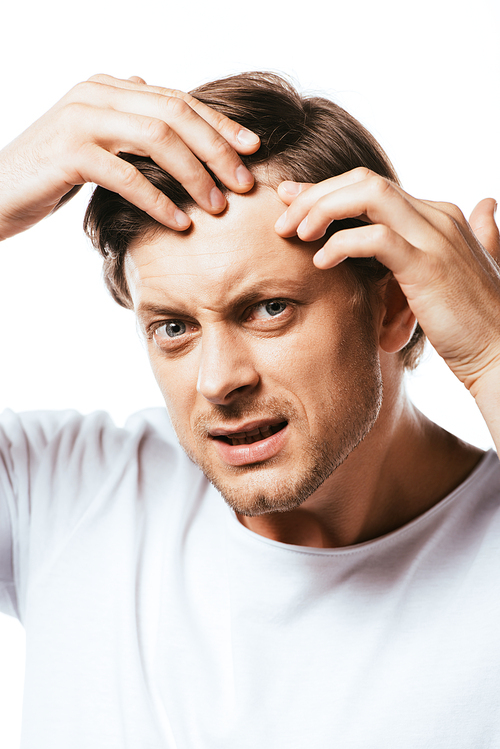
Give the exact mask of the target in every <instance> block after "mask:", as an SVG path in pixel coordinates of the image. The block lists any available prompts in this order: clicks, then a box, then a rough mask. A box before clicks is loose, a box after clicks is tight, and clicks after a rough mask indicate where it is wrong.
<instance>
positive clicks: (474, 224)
mask: <svg viewBox="0 0 500 749" xmlns="http://www.w3.org/2000/svg"><path fill="white" fill-rule="evenodd" d="M496 207H497V203H496V200H494V199H493V198H484V200H481V201H480V202H479V203H478V204H477V206H476V207H475V208H474V210H473V211H472V213H471V216H470V219H469V224H470V226H471V229H472V231H473V232H474V234H475V235H476V237H477V238H478V239H479V241H480V242H481V244H482V245H483V247H484V248H485V250H487V251H488V252H489V254H490V255H491V257H492V258H493V259H494V260H496V262H497V263H498V262H500V234H499V231H498V226H497V224H496V221H495V211H496Z"/></svg>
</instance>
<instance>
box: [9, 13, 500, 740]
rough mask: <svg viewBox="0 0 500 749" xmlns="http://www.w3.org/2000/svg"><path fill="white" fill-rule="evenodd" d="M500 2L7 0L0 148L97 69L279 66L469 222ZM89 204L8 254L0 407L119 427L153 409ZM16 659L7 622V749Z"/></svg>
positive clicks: (149, 75)
mask: <svg viewBox="0 0 500 749" xmlns="http://www.w3.org/2000/svg"><path fill="white" fill-rule="evenodd" d="M5 5H7V8H5ZM498 8H499V4H498V2H497V0H475V2H474V3H472V2H471V1H470V0H466V1H464V0H453V2H440V1H439V0H420V1H419V2H418V3H413V4H412V3H403V2H400V0H399V2H396V1H394V2H392V1H391V0H381V1H380V2H378V3H375V2H373V0H356V2H352V0H344V2H342V3H339V2H335V1H334V0H327V1H325V0H308V2H304V3H299V2H295V3H294V4H293V3H288V4H284V3H273V2H270V0H250V1H249V2H244V3H237V2H235V1H234V0H230V1H229V0H223V1H222V2H212V3H210V2H207V0H191V1H190V2H181V1H180V0H179V2H177V3H175V4H174V3H168V2H159V0H141V1H140V2H136V3H131V2H121V3H114V2H106V1H105V0H98V1H97V0H87V1H86V2H85V3H80V4H76V3H70V2H67V0H66V2H62V1H61V0H57V1H52V2H51V0H48V1H47V2H44V3H39V2H34V0H30V2H24V3H23V2H22V0H20V2H16V3H14V2H10V3H8V4H7V3H5V4H4V9H2V11H0V21H1V26H2V44H1V47H0V61H1V70H2V79H1V102H2V105H1V115H2V116H1V117H0V144H6V143H7V142H9V141H10V140H12V139H13V138H14V137H15V136H16V135H17V134H18V133H19V132H21V130H23V129H24V128H25V127H27V126H28V125H29V124H30V123H31V122H32V121H33V120H34V119H36V118H37V117H38V116H39V115H40V114H42V113H43V112H44V111H45V110H46V109H48V108H49V107H50V106H51V105H52V104H53V103H54V102H55V101H56V100H57V99H58V98H60V97H61V96H62V95H63V94H64V93H65V92H66V91H67V90H68V89H69V88H71V86H72V85H74V84H75V83H76V82H78V81H79V80H84V79H86V78H87V77H89V76H90V75H93V74H94V73H101V72H107V73H110V74H112V75H115V76H118V77H122V78H126V77H128V76H130V75H134V74H135V75H140V76H142V77H143V78H145V79H146V80H147V81H148V83H153V84H159V85H166V86H170V87H176V88H181V89H184V90H189V89H190V88H192V87H194V86H195V85H197V84H199V83H201V82H203V81H205V80H210V79H212V78H215V77H220V76H223V75H227V74H230V73H234V72H240V71H243V70H255V69H266V70H273V71H277V72H285V73H288V74H290V75H291V76H293V78H294V79H295V80H296V81H297V82H298V84H299V85H300V87H301V88H302V89H305V90H313V91H319V92H326V93H327V94H328V95H330V96H332V97H333V98H334V99H335V100H336V101H337V102H339V103H340V104H342V105H343V106H345V107H346V108H347V109H348V110H350V111H351V112H352V113H353V114H354V115H355V116H357V117H358V119H360V120H361V121H362V122H363V123H364V124H365V125H366V126H367V127H368V128H369V129H370V130H371V131H372V132H373V133H374V134H375V136H376V137H377V138H378V139H379V140H380V141H381V143H382V145H383V146H384V148H385V149H386V150H387V151H388V153H389V156H390V158H391V159H392V161H393V163H394V164H395V166H396V169H397V171H398V172H399V175H400V177H401V178H402V180H403V184H404V186H405V187H406V189H407V190H408V191H409V192H411V193H413V194H415V195H416V196H418V197H425V198H428V199H435V200H448V201H452V202H454V203H457V204H458V205H459V206H460V207H461V208H462V210H463V211H464V213H465V214H466V215H468V214H469V213H470V211H471V210H472V208H473V207H474V205H475V204H476V203H477V202H478V201H479V200H480V199H481V198H483V197H487V196H493V197H496V198H497V199H498V198H500V159H499V149H498V134H499V125H498V115H499V104H498V102H499V91H498V73H499V57H498V47H499V45H498V38H499V13H498ZM88 194H89V193H88V190H87V191H85V190H84V191H82V193H81V194H80V195H79V196H78V197H77V198H76V199H75V200H74V201H73V202H72V203H71V204H69V205H68V206H67V207H66V208H65V209H64V210H63V211H61V212H59V213H58V214H57V215H56V216H54V217H52V218H50V219H48V220H46V221H44V222H42V224H41V225H39V226H38V227H36V228H35V229H32V230H31V231H30V232H28V233H26V234H24V235H21V236H19V237H16V238H14V239H12V240H9V241H8V242H6V243H4V244H3V246H2V247H1V250H2V254H1V259H0V269H1V272H0V305H1V316H2V324H3V330H2V335H3V340H4V344H3V345H2V358H1V366H0V384H1V388H0V410H2V409H3V407H6V406H9V407H11V408H14V409H17V410H26V409H31V408H66V407H74V408H77V409H79V410H81V411H83V412H88V411H92V410H94V409H99V408H103V409H106V410H108V411H110V412H111V413H112V414H113V416H114V417H115V418H116V419H117V420H118V421H119V422H121V421H122V420H123V418H124V417H125V416H126V415H127V414H129V413H131V412H133V411H135V410H137V409H139V408H142V407H145V406H150V405H160V404H161V398H160V395H159V393H157V391H156V385H155V383H154V380H153V378H152V375H151V374H150V372H149V369H148V365H147V362H146V359H145V355H144V352H143V350H142V347H141V344H140V343H139V341H138V338H137V336H136V334H135V329H134V321H133V318H132V316H131V314H130V313H128V312H125V311H123V310H121V309H120V308H118V307H117V306H116V305H115V304H114V303H113V302H112V301H111V300H110V299H108V298H107V296H106V293H105V291H104V289H103V285H102V282H101V279H100V263H99V259H98V257H97V255H96V254H95V253H94V252H93V251H92V250H91V249H90V247H89V245H88V243H87V241H86V240H85V239H84V237H83V235H82V231H81V220H82V217H83V213H84V208H85V202H86V199H87V198H88ZM458 291H459V290H458V289H457V293H458ZM409 387H410V389H411V393H412V397H413V399H414V401H415V402H416V403H417V405H418V406H419V407H420V408H421V409H422V410H423V411H424V412H426V413H427V414H428V415H429V416H431V418H434V420H436V421H438V422H439V423H441V424H442V425H444V426H445V427H446V428H448V429H449V430H450V431H453V432H455V433H457V434H459V435H460V436H462V437H464V438H465V439H468V440H469V441H470V442H474V443H475V444H478V445H480V446H482V447H484V448H487V447H489V446H490V445H491V444H492V443H491V439H490V437H489V435H488V432H487V430H486V428H485V426H484V424H483V422H482V419H481V417H480V415H479V413H478V412H477V409H476V408H475V405H474V403H473V402H471V399H470V398H469V396H468V394H467V393H466V392H464V389H463V388H462V386H461V385H460V384H459V383H458V382H457V381H455V379H454V378H453V376H452V375H451V374H450V373H449V372H448V371H447V368H446V366H445V365H443V364H442V363H441V362H440V361H439V360H438V359H437V357H436V356H435V355H432V354H429V355H428V357H427V360H426V361H425V362H424V364H423V365H422V366H421V368H420V369H419V371H418V373H417V374H416V375H414V376H412V378H411V381H410V383H409ZM23 648H24V635H23V631H22V629H21V627H20V625H19V624H18V623H17V622H16V621H14V620H12V619H10V618H9V617H5V616H0V746H1V747H2V749H14V747H18V746H19V728H20V719H21V697H22V677H23V658H24V650H23Z"/></svg>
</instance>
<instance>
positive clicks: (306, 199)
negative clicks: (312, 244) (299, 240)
mask: <svg viewBox="0 0 500 749" xmlns="http://www.w3.org/2000/svg"><path fill="white" fill-rule="evenodd" d="M371 174H372V172H370V170H369V169H365V168H363V167H360V168H357V169H353V170H351V171H350V172H345V173H344V174H340V175H338V176H336V177H330V178H329V179H325V180H323V181H322V182H318V183H317V184H313V185H309V184H308V183H290V182H288V183H282V184H287V185H293V184H304V185H307V189H303V190H300V191H299V192H298V194H297V196H296V197H295V198H294V199H293V201H291V202H290V207H289V208H288V209H287V210H286V211H285V213H283V214H282V215H281V216H280V217H279V219H278V221H277V222H276V224H275V229H276V231H277V232H278V234H279V235H280V236H282V237H293V236H295V234H296V233H297V228H298V227H299V225H300V224H301V223H302V221H303V220H304V219H305V217H306V216H307V215H308V213H309V212H310V211H311V209H312V208H313V207H314V205H315V204H316V203H317V202H318V200H320V199H321V198H323V197H324V196H326V195H330V194H331V193H333V192H334V191H336V190H341V189H342V188H344V187H347V186H349V185H353V184H358V183H359V182H362V181H363V180H365V179H367V178H368V177H369V176H370V175H371ZM281 189H282V186H281V185H280V188H279V195H280V197H281V198H282V199H284V197H285V195H284V193H282V192H281ZM291 189H292V190H293V187H292V188H291ZM284 202H288V201H287V200H284ZM344 218H347V216H344ZM332 220H333V219H332ZM330 223H331V220H330V222H329V224H330ZM329 224H328V225H329ZM325 231H326V227H325ZM323 233H324V232H323ZM320 236H323V235H320Z"/></svg>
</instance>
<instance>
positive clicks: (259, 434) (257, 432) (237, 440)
mask: <svg viewBox="0 0 500 749" xmlns="http://www.w3.org/2000/svg"><path fill="white" fill-rule="evenodd" d="M277 427H278V425H275V426H274V427H272V428H271V427H269V426H265V427H260V428H257V429H252V430H251V431H250V432H237V433H236V434H231V435H229V434H228V435H227V439H228V440H229V442H230V444H231V445H233V446H234V445H251V444H252V443H253V442H258V440H260V439H266V438H267V437H270V436H271V435H272V434H274V433H275V432H277V431H278V429H277Z"/></svg>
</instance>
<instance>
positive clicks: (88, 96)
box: [66, 80, 102, 102]
mask: <svg viewBox="0 0 500 749" xmlns="http://www.w3.org/2000/svg"><path fill="white" fill-rule="evenodd" d="M101 86H102V83H99V82H98V81H93V80H88V81H81V82H80V83H77V84H76V86H73V88H72V89H71V91H70V92H69V94H68V95H67V97H66V100H67V101H70V102H71V101H75V102H80V101H81V102H84V101H92V99H93V98H94V96H95V95H96V93H97V90H98V88H100V87H101Z"/></svg>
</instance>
